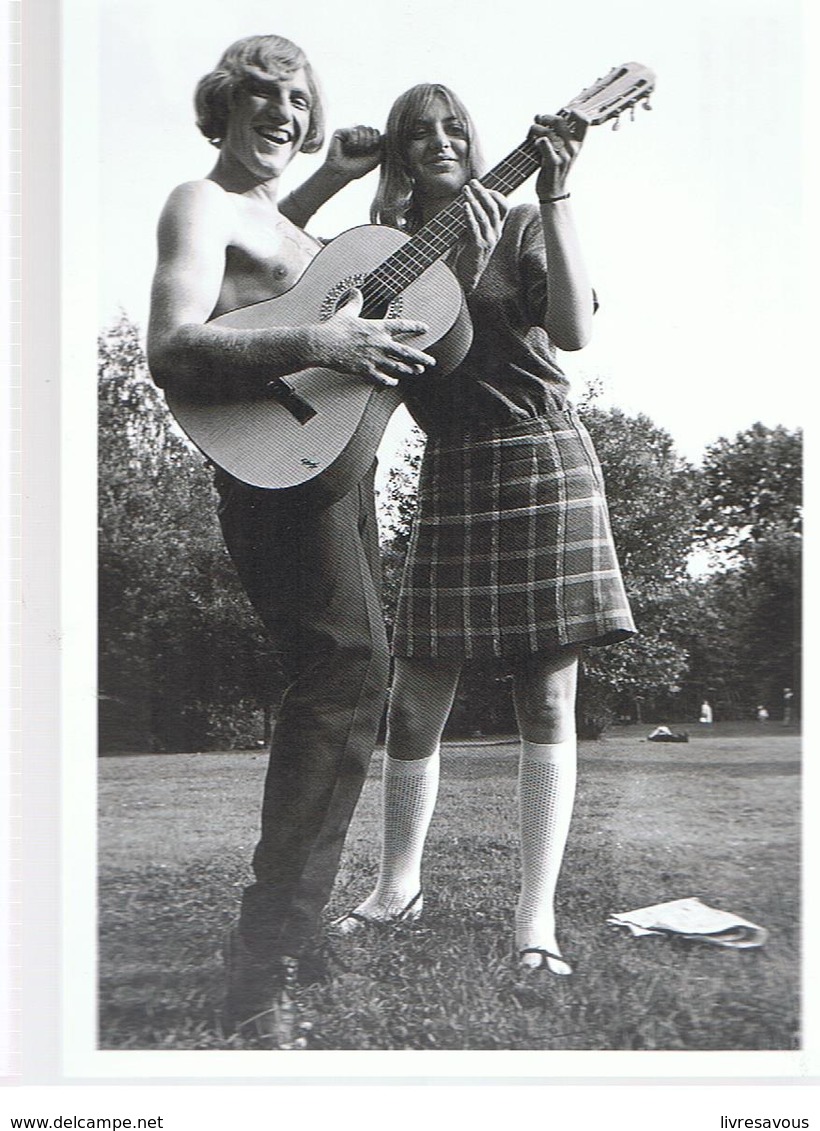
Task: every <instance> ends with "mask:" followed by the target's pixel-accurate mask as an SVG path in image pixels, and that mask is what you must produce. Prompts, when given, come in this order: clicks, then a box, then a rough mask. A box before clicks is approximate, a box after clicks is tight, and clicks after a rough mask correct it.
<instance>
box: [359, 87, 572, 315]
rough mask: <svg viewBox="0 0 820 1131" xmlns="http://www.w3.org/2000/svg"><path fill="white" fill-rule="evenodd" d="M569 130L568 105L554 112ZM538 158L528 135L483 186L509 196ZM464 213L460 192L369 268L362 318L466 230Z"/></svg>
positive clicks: (532, 170)
mask: <svg viewBox="0 0 820 1131" xmlns="http://www.w3.org/2000/svg"><path fill="white" fill-rule="evenodd" d="M558 114H559V116H561V117H563V118H565V120H566V121H567V122H568V124H569V127H570V131H572V130H573V119H572V117H571V114H570V111H569V109H568V108H564V109H563V110H559V111H558ZM540 164H541V161H540V159H539V157H538V150H537V148H536V144H535V141H534V140H533V139H532V138H530V137H528V138H526V139H525V140H524V141H522V142H521V144H520V145H519V146H517V148H515V149H514V150H513V151H512V153H510V154H508V155H507V156H506V157H505V158H504V159H503V161H499V162H498V164H497V165H494V166H493V168H492V169H490V171H489V172H488V173H485V174H484V176H483V177H482V178H481V183H482V184H483V185H484V187H485V188H488V189H493V190H494V191H496V192H500V193H503V194H504V196H509V194H510V193H511V192H514V191H515V190H516V189H517V188H518V187H519V185H522V184H523V183H524V181H526V180H527V178H528V177H531V176H532V174H533V173H535V172H536V171H537V170H538V168H539V167H540ZM467 228H468V224H467V220H466V219H465V216H464V197H463V195H462V194H461V193H459V195H458V196H457V197H456V199H455V200H453V201H452V202H451V203H450V204H448V205H447V207H446V208H442V210H441V212H437V213H436V215H435V216H434V217H433V219H432V220H428V222H427V223H426V224H425V225H424V227H422V228H419V230H418V231H417V232H416V233H415V235H413V236H412V237H411V238H410V239H409V240H408V242H407V243H406V244H404V245H403V246H402V247H401V248H399V250H398V251H396V252H394V253H393V255H391V256H390V258H389V259H386V260H385V261H384V263H381V264H380V265H379V266H378V267H377V268H376V269H375V270H374V271H371V272H370V274H369V275H368V276H367V278H366V279H365V280H364V282H363V284H362V288H361V289H362V292H363V295H364V304H363V307H362V314H363V316H364V317H367V316H368V315H371V314H373V313H374V312H375V311H376V310H377V309H378V308H380V307H382V308H383V307H384V306H385V305H386V304H387V303H389V302H390V301H392V300H393V299H394V298H396V296H397V295H399V294H400V293H401V292H402V291H403V290H404V289H405V287H408V286H409V285H410V283H412V282H413V281H414V279H417V278H418V277H419V275H421V273H422V272H423V271H426V270H427V268H428V267H429V266H430V265H431V264H432V263H435V261H436V260H437V259H439V258H440V257H441V256H442V255H444V253H445V252H446V251H447V250H448V249H449V248H450V247H452V245H453V244H454V243H455V242H456V241H457V240H458V239H460V238H461V236H462V235H464V233H465V232H466V231H467Z"/></svg>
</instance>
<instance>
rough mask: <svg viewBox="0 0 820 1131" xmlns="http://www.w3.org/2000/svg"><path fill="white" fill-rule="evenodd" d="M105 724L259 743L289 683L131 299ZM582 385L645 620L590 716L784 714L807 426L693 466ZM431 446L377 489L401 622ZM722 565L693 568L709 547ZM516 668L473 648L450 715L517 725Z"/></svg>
mask: <svg viewBox="0 0 820 1131" xmlns="http://www.w3.org/2000/svg"><path fill="white" fill-rule="evenodd" d="M98 357H99V360H98V384H99V511H98V513H99V549H98V563H99V608H98V624H99V652H98V656H99V661H98V667H99V676H98V687H99V697H100V712H99V720H100V728H99V742H100V749H101V750H102V751H114V750H145V751H174V750H205V749H220V748H222V749H224V748H228V747H246V748H247V747H252V746H255V745H258V744H260V743H263V742H264V741H265V740H266V739H267V735H268V732H269V729H270V725H271V714H272V710H273V705H274V704H275V703H276V701H277V699H278V696H279V693H280V692H281V689H282V675H281V672H280V670H279V666H278V663H277V659H276V653H275V650H274V648H273V646H272V644H271V642H270V641H269V639H268V638H267V636H266V634H265V632H264V630H263V629H262V627H261V625H260V624H259V623H258V622H257V621H256V618H255V614H254V613H253V610H252V609H251V608H250V606H249V604H248V601H247V598H246V597H245V595H244V593H243V591H242V589H241V586H240V585H239V582H238V581H237V578H236V576H235V573H234V570H233V566H232V565H231V562H230V559H229V558H228V555H227V552H226V550H225V548H224V546H223V543H222V538H221V534H220V531H219V524H218V521H217V518H216V508H215V493H214V490H213V487H212V470H211V469H210V468H209V467H208V466H207V464H206V462H205V461H204V460H203V458H202V457H201V456H200V455H199V454H198V453H196V452H195V451H192V449H191V446H190V445H189V444H188V443H187V441H186V440H185V439H184V438H183V437H182V436H181V435H180V433H179V431H178V430H177V429H176V427H175V425H174V424H173V422H172V420H171V418H170V415H169V413H168V411H167V409H166V407H165V404H164V400H163V397H162V394H161V393H160V392H159V391H158V390H157V389H156V387H155V386H154V385H153V383H152V381H151V378H150V376H149V374H148V370H147V365H146V361H145V356H144V352H143V350H142V347H141V345H140V337H139V331H138V328H137V327H136V326H135V325H134V323H133V322H131V321H130V320H129V319H128V318H127V317H125V316H122V317H121V318H120V319H119V321H118V322H116V323H115V324H114V325H113V326H111V327H110V328H108V329H107V330H106V331H105V332H104V333H103V334H102V335H101V337H100V341H99V355H98ZM597 399H598V398H597V396H596V390H595V389H594V388H592V389H588V390H587V392H586V394H585V395H584V396H583V397H582V399H581V401H580V403H579V406H578V407H579V409H580V411H581V412H582V414H583V419H584V422H585V424H586V426H587V428H588V429H589V431H590V433H591V435H592V438H593V441H594V443H595V446H596V449H597V451H598V455H599V458H600V460H601V464H602V466H603V469H604V475H605V478H606V483H607V497H608V500H609V507H610V516H611V520H612V527H613V532H614V535H615V541H616V545H617V547H618V553H619V556H620V559H621V564H622V567H623V573H624V579H625V582H626V585H627V590H628V593H629V597H630V600H631V602H632V606H633V611H634V613H635V617H636V621H637V623H638V626H639V629H640V635H639V636H638V637H636V638H635V639H634V640H631V641H629V642H626V643H624V644H620V645H618V646H616V647H611V648H602V649H588V650H587V652H586V654H585V657H584V661H583V665H582V673H581V684H580V689H579V706H578V714H579V718H578V723H579V731H580V733H581V734H582V735H587V736H589V735H594V734H598V733H600V732H601V731H602V730H603V729H604V728H605V727H606V726H607V725H608V724H609V723H611V722H613V721H614V720H618V719H620V720H626V719H630V720H642V721H647V722H651V721H662V722H675V723H684V722H686V721H692V720H696V719H697V717H698V712H699V706H700V703H701V702H702V700H703V699H708V700H709V702H710V703H711V705H712V707H713V709H714V712H715V718H716V719H717V720H720V719H728V718H752V717H754V712H755V711H756V709H757V707H758V706H760V705H763V706H765V707H766V708H767V709H768V711H769V714H770V716H771V717H772V718H778V717H779V716H780V714H781V711H782V707H783V691H784V689H785V688H790V689H791V690H792V692H793V695H794V698H793V700H792V703H793V711H795V712H796V709H797V707H798V705H799V698H800V623H801V589H800V577H801V537H802V498H801V482H802V433H801V430H799V429H796V430H789V429H786V428H785V427H783V426H780V425H778V426H776V427H767V426H765V425H763V424H755V425H753V426H752V427H751V428H749V429H747V430H746V431H744V432H741V433H739V434H738V435H737V436H735V437H734V438H733V439H726V438H720V439H718V440H717V441H716V442H715V443H713V444H712V445H710V446H709V448H708V449H707V451H706V453H705V456H704V459H703V462H702V465H701V466H700V467H694V466H693V465H692V464H691V463H689V462H688V461H687V460H685V459H683V458H682V457H681V456H680V455H679V454H678V453H677V452H676V450H675V446H674V442H673V440H672V438H671V436H670V435H669V434H668V433H667V432H666V431H664V430H663V429H662V428H659V427H658V426H657V425H655V424H654V423H653V422H652V421H651V420H650V419H649V418H648V417H647V416H645V415H643V414H638V415H637V416H628V415H627V414H625V413H624V412H622V411H621V410H620V409H617V408H610V409H604V408H602V407H600V405H598V404H597V403H596V402H597ZM422 447H423V439H422V437H421V436H420V435H419V434H417V433H415V434H413V435H412V436H411V437H410V439H409V440H408V441H407V443H406V444H405V447H404V449H403V451H402V452H401V453H400V456H399V458H398V460H397V462H396V464H395V465H394V466H393V467H392V468H391V470H390V473H389V476H388V478H387V481H386V486H385V488H384V489H383V491H382V492H381V493H380V497H379V500H378V503H379V513H380V523H381V527H382V550H383V563H384V575H385V585H384V597H385V615H386V618H387V622H388V627H390V626H391V624H392V619H393V615H394V611H395V605H396V598H397V596H398V589H399V584H400V579H401V571H402V567H403V563H404V557H405V553H406V548H407V542H408V538H409V529H410V522H411V519H412V513H413V509H414V499H415V485H416V477H417V472H418V466H419V463H420V459H421V453H422ZM696 551H697V552H699V553H700V554H701V556H702V555H703V554H706V555H708V560H709V569H708V570H707V571H706V572H704V573H701V574H699V575H697V576H692V575H691V573H690V569H689V563H690V561H691V558H692V555H693V553H694V552H696ZM514 729H515V728H514V720H513V716H512V706H511V701H510V689H509V678H508V676H506V675H505V674H504V673H503V672H502V671H500V670H499V669H497V668H496V667H495V666H493V665H478V664H476V665H472V666H470V667H469V669H468V670H467V671H466V672H465V676H464V678H463V680H462V685H461V688H460V690H459V694H458V697H457V701H456V705H455V709H454V711H453V716H452V718H451V721H450V724H449V730H450V733H451V734H453V735H455V734H460V735H469V734H476V733H482V734H492V733H504V732H508V731H512V730H514Z"/></svg>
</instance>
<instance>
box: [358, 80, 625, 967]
mask: <svg viewBox="0 0 820 1131" xmlns="http://www.w3.org/2000/svg"><path fill="white" fill-rule="evenodd" d="M531 132H532V136H533V137H534V138H535V139H536V145H537V149H538V151H539V154H540V158H541V169H540V171H539V174H538V178H537V182H536V192H537V196H538V201H539V204H538V207H535V206H534V205H519V206H517V207H515V208H512V209H510V210H509V211H508V206H507V203H506V201H505V200H504V198H503V197H501V196H500V195H498V194H496V193H491V192H488V191H487V190H485V189H484V188H483V187H482V186H481V185H480V184H479V183H478V182H477V181H476V180H475V179H474V178H475V177H476V175H477V173H478V172H479V162H480V158H479V155H478V146H477V142H476V137H475V131H474V128H473V125H472V122H471V120H470V118H469V115H468V114H467V111H466V109H465V108H464V106H463V105H462V103H461V102H460V101H459V100H458V98H457V97H456V96H455V95H454V94H453V93H452V92H451V91H449V90H448V89H447V88H446V87H443V86H437V85H430V84H424V85H421V86H416V87H414V88H412V89H411V90H409V91H407V92H406V93H405V94H403V95H402V96H401V97H400V98H399V99H398V100H397V102H396V103H395V105H394V106H393V108H392V110H391V112H390V116H389V118H388V123H387V130H386V134H385V139H384V149H383V161H382V168H381V175H380V181H379V188H378V192H377V195H376V198H375V201H374V205H373V215H372V218H373V220H374V221H375V222H377V223H388V224H391V225H393V226H395V227H398V228H401V229H402V230H405V231H407V232H408V233H412V232H414V231H415V230H417V229H418V228H419V227H421V226H422V225H423V224H424V223H425V222H426V221H427V220H429V219H430V218H431V217H432V216H433V215H435V213H436V212H438V211H439V210H440V209H441V208H443V207H445V206H446V205H448V204H449V203H450V202H451V201H452V200H453V199H454V198H455V197H456V196H457V195H458V194H459V193H460V192H462V190H463V191H464V195H465V198H466V204H465V213H466V216H467V221H468V228H469V234H468V236H467V238H466V239H465V240H463V241H462V243H461V245H460V246H458V247H457V248H456V249H455V250H454V251H453V252H452V253H451V254H450V256H449V259H448V261H449V262H450V265H451V266H452V267H453V269H454V271H455V273H456V274H457V276H458V277H459V279H460V281H461V283H462V285H463V287H464V289H465V293H466V295H467V302H468V306H469V309H470V314H471V316H472V321H473V327H474V331H475V336H474V341H473V344H472V347H471V349H470V352H469V354H468V355H467V357H466V358H465V359H464V361H463V362H462V364H461V365H460V366H459V368H458V369H457V370H456V372H454V373H453V374H452V375H450V376H449V377H447V378H440V377H436V376H435V375H434V374H432V375H430V376H426V375H425V376H421V377H418V378H413V379H412V380H411V381H408V382H406V384H407V404H408V407H409V409H410V411H411V412H412V414H413V416H414V418H415V419H416V421H417V422H418V423H419V425H420V426H421V427H422V428H423V429H424V431H425V432H426V433H427V435H428V443H427V448H426V453H425V456H424V462H423V466H422V471H421V478H420V485H419V503H418V513H417V515H416V518H415V521H414V527H413V533H412V537H411V543H410V549H409V556H408V561H407V566H406V570H405V574H404V579H403V584H402V590H401V595H400V598H399V606H398V614H397V623H396V627H395V632H394V639H393V652H394V655H395V675H394V681H393V689H392V693H391V699H390V707H389V715H388V741H387V755H386V758H385V768H384V779H383V790H384V830H383V838H384V839H383V847H382V859H381V868H380V873H379V879H378V883H377V885H376V888H375V890H374V891H373V892H372V894H371V895H369V896H368V898H367V899H365V900H364V902H363V903H361V904H360V905H359V906H358V907H356V908H355V910H353V911H351V912H349V913H348V914H347V915H344V916H342V918H341V919H339V920H337V922H336V926H337V928H338V930H340V931H341V932H342V933H345V934H347V933H350V932H352V931H355V930H358V929H360V928H362V927H363V926H364V925H366V924H370V923H389V922H395V921H399V920H409V919H415V918H416V917H417V916H418V915H419V914H420V912H421V910H422V904H423V897H422V894H421V883H420V866H421V856H422V851H423V848H424V840H425V836H426V833H427V828H428V825H429V822H430V818H431V816H432V813H433V808H434V806H435V801H436V794H437V789H438V778H439V748H440V740H441V734H442V731H443V729H444V725H445V723H446V721H447V718H448V716H449V713H450V710H451V708H452V704H453V699H454V696H455V692H456V688H457V685H458V680H459V676H460V673H461V669H462V667H463V665H464V663H465V662H467V661H469V660H472V659H485V658H497V659H500V660H501V661H503V662H504V663H505V664H507V665H508V667H509V669H510V670H511V671H512V673H513V677H514V696H515V710H516V717H517V720H518V725H519V729H520V739H521V755H520V770H519V803H520V835H521V863H522V886H521V893H520V899H519V902H518V907H517V911H516V919H515V946H516V950H517V953H518V961H519V964H520V965H521V966H522V967H523V968H524V969H526V970H544V971H547V972H550V973H553V974H559V975H567V974H570V973H571V972H572V969H571V966H570V963H569V962H568V961H567V960H566V959H565V958H564V957H563V956H562V954H561V950H560V946H559V944H558V940H557V938H556V931H555V913H554V905H553V904H554V896H555V888H556V884H557V880H558V874H559V870H560V866H561V860H562V856H563V852H564V845H565V842H566V838H567V832H568V829H569V823H570V818H571V814H572V807H573V801H574V795H575V776H576V738H575V694H576V682H577V671H578V659H579V654H580V649H581V646H582V645H585V644H608V643H612V642H615V641H618V640H622V639H624V638H626V637H628V636H630V635H631V634H632V633H633V632H634V631H635V628H634V625H633V622H632V617H631V614H630V610H629V604H628V601H627V598H626V594H625V592H624V587H623V583H622V580H621V576H620V571H619V568H618V563H617V559H616V556H615V551H614V548H613V545H612V538H611V533H610V529H609V521H608V516H607V509H606V502H605V498H604V493H603V484H602V480H601V473H600V468H599V465H598V461H597V459H596V457H595V453H594V450H593V447H592V444H591V441H590V439H589V436H588V435H587V433H586V431H585V430H584V428H583V425H582V424H581V423H580V421H579V420H578V418H577V416H576V415H575V413H574V411H573V410H572V408H571V407H570V406H569V405H568V404H567V400H566V397H567V386H568V382H567V380H566V378H565V376H564V374H563V373H562V372H561V369H560V368H559V366H558V364H557V362H556V359H555V350H556V348H557V349H563V350H576V349H580V348H582V347H583V346H584V345H585V344H586V342H587V340H588V338H589V335H590V330H591V323H592V315H593V305H594V297H593V292H592V288H591V286H590V284H589V282H588V280H587V276H586V272H585V270H584V266H583V262H582V259H581V255H580V251H579V248H578V242H577V237H576V234H575V228H574V224H573V220H572V215H571V208H570V198H569V192H568V191H567V176H568V174H569V172H570V169H571V168H572V166H573V164H574V162H575V159H576V157H577V155H578V152H579V149H580V144H581V143H580V141H579V140H577V139H576V138H575V137H573V136H572V133H571V132H570V129H569V127H568V124H567V123H566V122H565V121H564V120H563V119H561V118H557V117H551V116H541V117H538V118H536V120H535V125H534V126H533V127H532V131H531Z"/></svg>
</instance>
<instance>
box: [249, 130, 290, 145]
mask: <svg viewBox="0 0 820 1131" xmlns="http://www.w3.org/2000/svg"><path fill="white" fill-rule="evenodd" d="M256 132H257V134H258V135H259V137H261V138H262V139H263V140H264V141H267V142H269V143H270V144H271V145H290V144H292V142H293V134H292V132H291V131H290V130H287V129H285V128H284V127H283V126H277V127H274V126H258V127H257V129H256Z"/></svg>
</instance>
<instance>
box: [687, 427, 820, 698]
mask: <svg viewBox="0 0 820 1131" xmlns="http://www.w3.org/2000/svg"><path fill="white" fill-rule="evenodd" d="M802 443H803V436H802V431H801V430H800V429H796V430H794V431H789V430H788V429H786V428H785V427H783V426H782V425H778V426H777V427H775V428H767V427H765V426H764V425H763V424H760V423H757V424H754V425H753V426H752V427H751V428H749V429H747V430H746V431H745V432H740V433H738V434H737V435H736V437H735V438H734V440H728V439H726V438H721V439H720V440H718V441H717V442H716V443H715V444H713V445H711V446H710V447H709V448H708V449H707V452H706V456H705V458H704V465H703V474H702V480H701V487H702V489H701V498H700V503H699V508H698V518H699V526H698V538H699V541H700V542H701V544H703V545H704V546H706V547H707V548H708V549H709V550H711V552H712V555H713V558H714V561H715V565H716V567H717V573H716V575H715V576H714V577H712V578H711V579H710V580H709V581H708V583H707V584H706V585H705V586H704V592H703V596H704V597H705V599H706V600H707V601H708V603H709V604H710V606H711V608H712V610H713V616H714V617H716V618H717V621H718V623H719V624H720V629H721V631H720V633H719V634H715V633H713V634H712V636H711V638H710V639H709V641H708V647H706V646H705V642H704V640H703V639H698V637H697V634H695V635H693V638H692V640H691V641H690V645H689V646H690V650H691V652H692V672H693V675H694V676H696V677H697V678H699V679H700V680H701V681H708V682H710V683H712V684H714V685H715V686H716V687H719V688H721V689H722V693H723V694H724V695H725V697H726V699H727V702H728V703H730V704H737V705H738V706H740V707H741V709H742V710H743V711H744V712H750V711H751V709H752V707H753V705H754V704H755V703H762V704H764V705H767V706H769V707H770V708H773V710H774V713H777V712H778V711H779V709H780V708H781V707H782V703H783V689H784V688H786V687H789V688H791V689H792V690H793V692H794V693H795V696H796V698H797V699H798V700H799V691H800V682H801V674H800V658H801V646H800V620H801V604H802V591H801V561H802Z"/></svg>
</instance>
